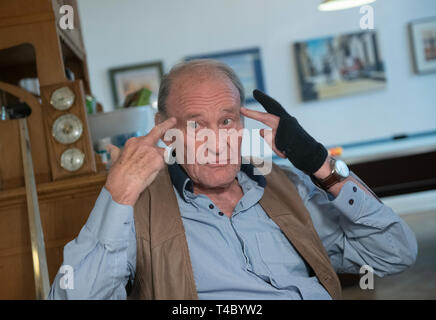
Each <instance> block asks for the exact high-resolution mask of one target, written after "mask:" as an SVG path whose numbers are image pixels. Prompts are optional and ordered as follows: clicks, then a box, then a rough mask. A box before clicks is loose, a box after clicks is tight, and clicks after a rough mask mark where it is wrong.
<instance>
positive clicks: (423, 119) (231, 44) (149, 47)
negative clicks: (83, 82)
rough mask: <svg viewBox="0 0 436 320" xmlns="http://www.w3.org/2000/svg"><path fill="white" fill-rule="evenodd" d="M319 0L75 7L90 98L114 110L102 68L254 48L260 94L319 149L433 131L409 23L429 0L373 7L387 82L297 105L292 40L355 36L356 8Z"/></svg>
mask: <svg viewBox="0 0 436 320" xmlns="http://www.w3.org/2000/svg"><path fill="white" fill-rule="evenodd" d="M319 3H320V0H268V1H266V0H263V1H262V0H215V1H211V0H183V1H180V0H179V1H177V0H154V1H153V0H123V1H121V0H79V13H80V16H81V22H82V27H83V36H84V40H85V46H86V50H87V54H88V64H89V72H90V77H91V86H92V91H93V93H94V94H95V95H96V96H97V98H98V99H99V100H100V101H101V102H102V103H103V105H104V107H105V110H107V111H109V110H111V109H112V108H113V102H112V94H111V87H110V81H109V75H108V69H110V68H112V67H117V66H123V65H128V64H136V63H146V62H148V61H154V60H162V61H163V63H164V69H165V71H168V70H169V69H170V67H171V66H172V65H173V64H174V63H176V62H178V61H180V60H181V59H183V58H184V57H185V56H188V55H196V54H203V53H213V52H219V51H227V50H233V49H243V48H248V47H260V48H261V54H262V63H263V71H264V78H265V79H264V80H265V85H266V89H267V92H268V93H269V94H270V95H272V96H273V97H275V98H276V99H277V100H279V101H280V102H281V103H282V104H283V105H284V106H285V107H286V108H287V109H288V111H289V112H290V113H291V114H293V115H294V116H296V117H297V119H298V120H299V121H300V123H301V124H302V125H303V126H304V127H305V128H306V130H307V131H309V132H310V133H311V134H312V135H313V136H314V137H315V138H317V139H318V140H319V141H321V142H322V143H324V144H326V145H332V144H339V143H347V142H356V141H361V140H368V139H372V138H379V137H385V136H390V135H393V134H397V133H411V132H421V131H426V130H431V129H433V130H434V129H436V73H434V74H429V75H415V74H414V73H413V64H412V58H411V53H410V46H409V37H408V30H407V24H408V23H409V22H410V21H413V20H416V19H420V18H424V17H429V16H436V1H435V0H378V1H377V2H376V3H374V4H373V7H374V10H375V27H376V29H377V30H378V36H379V44H380V49H381V51H382V55H383V57H384V60H385V66H386V71H387V79H388V85H387V88H386V89H384V90H382V91H375V92H369V93H363V94H359V95H354V96H348V97H342V98H338V99H333V100H328V101H318V102H311V103H304V104H303V103H301V102H300V101H299V99H300V98H299V92H298V82H297V77H296V69H295V65H294V60H293V53H292V46H291V45H292V43H293V42H294V41H299V40H305V39H310V38H314V37H320V36H326V35H335V34H338V33H347V32H353V31H358V30H359V19H360V17H361V15H360V13H359V8H354V9H349V10H345V11H337V12H320V11H318V10H317V6H318V4H319Z"/></svg>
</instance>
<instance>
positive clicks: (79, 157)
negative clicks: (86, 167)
mask: <svg viewBox="0 0 436 320" xmlns="http://www.w3.org/2000/svg"><path fill="white" fill-rule="evenodd" d="M84 162H85V154H84V153H83V152H82V151H80V150H79V149H76V148H71V149H67V150H65V151H64V152H63V153H62V155H61V167H62V168H64V169H65V170H68V171H77V170H79V169H80V168H81V167H82V166H83V163H84Z"/></svg>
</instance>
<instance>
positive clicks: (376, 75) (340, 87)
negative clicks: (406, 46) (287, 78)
mask: <svg viewBox="0 0 436 320" xmlns="http://www.w3.org/2000/svg"><path fill="white" fill-rule="evenodd" d="M294 53H295V61H296V65H297V66H296V67H297V72H298V79H299V82H300V94H301V99H302V101H304V102H306V101H316V100H325V99H330V98H335V97H341V96H345V95H350V94H356V93H360V92H365V91H371V90H378V89H383V88H385V87H386V77H385V66H384V61H383V58H382V55H381V53H380V50H379V45H378V42H377V34H376V32H375V31H365V32H362V31H360V32H355V33H349V34H344V35H338V36H331V37H324V38H318V39H312V40H306V41H302V42H297V43H294Z"/></svg>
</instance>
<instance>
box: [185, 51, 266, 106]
mask: <svg viewBox="0 0 436 320" xmlns="http://www.w3.org/2000/svg"><path fill="white" fill-rule="evenodd" d="M193 59H214V60H218V61H221V62H223V63H225V64H227V65H228V66H229V67H231V68H232V69H233V70H234V71H235V72H236V74H237V75H238V77H239V79H240V80H241V82H242V85H243V87H244V90H245V102H246V103H252V102H255V99H254V98H253V90H254V89H259V90H262V91H265V86H264V81H263V73H262V63H261V58H260V49H259V48H250V49H245V50H237V51H228V52H220V53H212V54H204V55H198V56H189V57H186V58H185V60H186V61H189V60H193Z"/></svg>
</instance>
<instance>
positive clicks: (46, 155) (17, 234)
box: [0, 0, 106, 299]
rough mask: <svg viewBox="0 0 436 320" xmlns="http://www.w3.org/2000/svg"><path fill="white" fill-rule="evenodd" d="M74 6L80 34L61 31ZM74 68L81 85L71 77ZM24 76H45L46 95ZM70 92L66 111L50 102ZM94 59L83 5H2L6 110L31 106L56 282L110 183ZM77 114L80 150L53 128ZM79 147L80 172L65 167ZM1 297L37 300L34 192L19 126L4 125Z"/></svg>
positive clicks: (0, 65) (0, 48) (1, 82)
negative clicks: (102, 167)
mask: <svg viewBox="0 0 436 320" xmlns="http://www.w3.org/2000/svg"><path fill="white" fill-rule="evenodd" d="M63 4H68V5H71V6H72V7H73V8H74V13H75V17H74V29H73V30H62V29H61V28H60V27H59V23H58V21H59V18H60V14H59V8H60V6H62V5H63ZM66 68H67V69H68V70H69V71H71V72H72V73H73V74H74V76H75V79H74V80H71V79H68V78H67V76H66V71H65V70H66ZM24 78H37V79H38V81H39V92H40V93H39V94H35V93H32V94H31V93H29V92H28V91H26V90H23V89H22V88H20V87H19V81H20V80H21V79H24ZM64 86H66V87H69V88H70V89H71V90H72V91H73V92H74V94H75V97H76V98H75V102H74V104H73V105H72V106H71V108H70V109H68V110H67V111H65V112H62V111H58V110H56V109H55V108H53V106H52V105H51V104H50V97H51V95H52V93H53V92H54V90H55V89H57V88H60V87H64ZM90 93H91V89H90V84H89V77H88V70H87V62H86V54H85V49H84V45H83V39H82V34H81V31H80V19H79V17H78V9H77V5H76V1H72V0H53V1H52V0H14V1H10V0H0V99H2V102H3V104H14V103H17V102H20V101H24V102H26V103H27V104H28V105H29V106H30V107H31V109H32V114H31V115H30V117H28V118H27V124H28V128H29V136H30V145H31V150H32V159H33V169H34V173H35V180H36V186H37V192H38V199H39V209H40V215H41V222H42V227H43V231H44V240H45V241H44V242H45V248H46V254H47V262H48V270H49V277H50V282H52V281H53V278H54V276H55V274H56V272H57V270H58V268H59V267H60V264H61V262H62V249H63V247H64V245H65V244H66V243H67V242H68V241H70V240H72V239H73V238H75V237H76V236H77V234H78V232H79V231H80V229H81V227H82V226H83V225H84V223H85V221H86V219H87V217H88V216H89V213H90V211H91V209H92V207H93V205H94V202H95V200H96V198H97V196H98V194H99V192H100V190H101V188H102V186H103V185H104V182H105V179H106V178H105V172H103V173H97V172H96V164H95V158H94V152H93V149H92V144H91V139H90V135H89V128H88V123H87V113H86V109H85V95H86V94H90ZM66 113H72V114H74V115H76V116H77V117H78V118H79V119H80V120H81V122H82V124H83V133H82V135H81V137H80V138H79V139H78V140H77V141H76V142H74V143H72V144H62V143H59V142H57V141H56V140H55V139H54V138H53V135H52V126H53V122H54V121H55V120H56V119H57V118H58V117H59V116H60V115H62V114H66ZM71 147H75V148H78V149H80V150H81V151H82V152H83V153H84V154H85V161H84V164H83V165H82V167H81V168H80V169H79V170H77V171H73V172H71V171H67V170H65V169H64V168H62V167H61V166H60V155H61V154H62V152H63V151H65V150H66V149H67V148H71ZM0 157H1V161H0V283H1V286H0V299H34V298H35V285H34V279H33V278H34V276H33V267H32V252H31V246H30V236H29V225H28V221H27V204H26V189H25V180H24V170H23V163H22V160H21V159H22V154H21V149H20V133H19V124H18V121H17V120H6V121H0Z"/></svg>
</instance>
